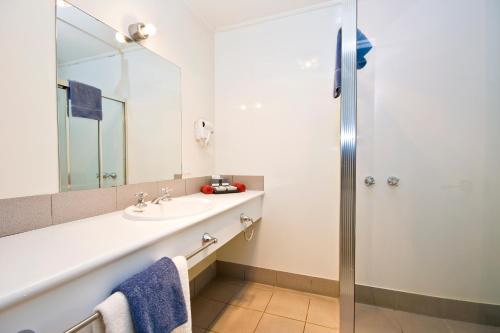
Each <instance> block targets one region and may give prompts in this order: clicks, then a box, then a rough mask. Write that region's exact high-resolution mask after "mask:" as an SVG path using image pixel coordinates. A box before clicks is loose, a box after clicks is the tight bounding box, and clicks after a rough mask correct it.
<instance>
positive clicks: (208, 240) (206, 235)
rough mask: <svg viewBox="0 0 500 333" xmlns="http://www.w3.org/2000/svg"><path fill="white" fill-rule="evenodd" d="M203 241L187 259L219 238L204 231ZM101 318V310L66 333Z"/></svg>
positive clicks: (72, 332) (66, 332)
mask: <svg viewBox="0 0 500 333" xmlns="http://www.w3.org/2000/svg"><path fill="white" fill-rule="evenodd" d="M201 243H202V246H201V247H200V248H198V249H197V250H196V251H193V252H191V253H190V254H188V255H187V256H186V260H189V259H191V258H193V257H194V256H195V255H197V254H198V253H200V252H202V251H203V250H205V249H206V248H207V247H209V246H210V245H212V244H215V243H217V238H215V237H213V236H211V235H210V234H209V233H204V234H203V236H202V237H201ZM100 318H101V314H100V313H99V312H95V313H93V314H92V315H91V316H89V317H87V318H85V319H84V320H82V321H81V322H79V323H78V324H76V325H75V326H73V327H71V328H70V329H68V330H66V331H64V333H76V332H78V331H79V330H81V329H82V328H84V327H86V326H88V325H89V324H91V323H92V322H94V321H95V320H98V319H100Z"/></svg>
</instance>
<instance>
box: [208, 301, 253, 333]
mask: <svg viewBox="0 0 500 333" xmlns="http://www.w3.org/2000/svg"><path fill="white" fill-rule="evenodd" d="M260 317H262V312H259V311H255V310H250V309H245V308H240V307H237V306H232V305H228V306H227V307H226V308H225V309H224V311H222V312H221V314H220V315H219V317H217V319H216V320H215V321H214V322H213V323H212V325H210V328H209V329H210V330H212V331H215V332H218V333H252V332H254V330H255V328H256V327H257V324H258V323H259V320H260Z"/></svg>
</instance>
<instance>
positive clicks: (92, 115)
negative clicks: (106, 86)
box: [68, 80, 102, 120]
mask: <svg viewBox="0 0 500 333" xmlns="http://www.w3.org/2000/svg"><path fill="white" fill-rule="evenodd" d="M68 97H69V99H70V100H71V115H72V116H73V117H80V118H88V119H94V120H102V93H101V90H100V89H98V88H96V87H92V86H89V85H87V84H84V83H81V82H77V81H71V80H70V81H69V93H68Z"/></svg>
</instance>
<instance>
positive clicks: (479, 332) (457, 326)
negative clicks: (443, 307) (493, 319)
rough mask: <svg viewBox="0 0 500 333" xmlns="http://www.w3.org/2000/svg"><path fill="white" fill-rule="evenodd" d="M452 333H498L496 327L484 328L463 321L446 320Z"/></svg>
mask: <svg viewBox="0 0 500 333" xmlns="http://www.w3.org/2000/svg"><path fill="white" fill-rule="evenodd" d="M446 323H447V324H448V327H449V328H450V329H451V331H452V332H453V333H500V327H498V326H486V325H479V324H473V323H466V322H463V321H455V320H446Z"/></svg>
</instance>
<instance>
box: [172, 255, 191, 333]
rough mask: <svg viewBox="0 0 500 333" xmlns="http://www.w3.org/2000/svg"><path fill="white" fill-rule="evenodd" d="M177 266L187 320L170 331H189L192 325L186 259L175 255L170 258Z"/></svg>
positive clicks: (187, 332)
mask: <svg viewBox="0 0 500 333" xmlns="http://www.w3.org/2000/svg"><path fill="white" fill-rule="evenodd" d="M172 261H173V262H174V264H175V267H177V271H178V272H179V279H180V280H181V286H182V292H183V293H184V302H185V303H186V310H187V314H188V321H187V322H186V323H185V324H184V325H181V326H179V327H177V328H176V329H175V330H173V331H172V333H191V332H192V325H191V294H190V292H189V276H188V267H187V261H186V258H184V257H175V258H173V259H172Z"/></svg>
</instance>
